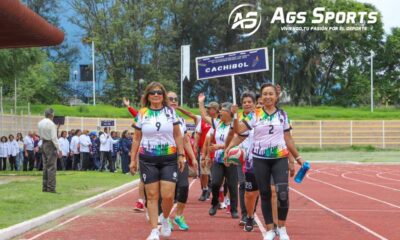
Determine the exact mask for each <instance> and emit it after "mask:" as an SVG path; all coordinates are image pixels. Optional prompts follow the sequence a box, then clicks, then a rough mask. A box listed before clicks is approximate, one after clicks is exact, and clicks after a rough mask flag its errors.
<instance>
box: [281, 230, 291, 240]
mask: <svg viewBox="0 0 400 240" xmlns="http://www.w3.org/2000/svg"><path fill="white" fill-rule="evenodd" d="M278 235H279V239H280V240H290V238H289V235H288V234H287V232H286V228H285V227H278Z"/></svg>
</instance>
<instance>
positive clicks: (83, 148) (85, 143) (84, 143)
mask: <svg viewBox="0 0 400 240" xmlns="http://www.w3.org/2000/svg"><path fill="white" fill-rule="evenodd" d="M88 134H89V131H88V130H83V133H82V135H81V136H80V137H79V146H80V152H81V170H82V171H86V170H88V169H89V165H90V163H89V157H90V146H91V145H92V142H91V141H90V137H89V136H88Z"/></svg>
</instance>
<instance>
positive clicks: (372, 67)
mask: <svg viewBox="0 0 400 240" xmlns="http://www.w3.org/2000/svg"><path fill="white" fill-rule="evenodd" d="M371 112H374V51H372V50H371Z"/></svg>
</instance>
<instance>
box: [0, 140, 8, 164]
mask: <svg viewBox="0 0 400 240" xmlns="http://www.w3.org/2000/svg"><path fill="white" fill-rule="evenodd" d="M7 157H8V142H7V137H6V136H2V137H1V139H0V170H3V171H5V170H6V168H7Z"/></svg>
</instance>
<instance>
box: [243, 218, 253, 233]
mask: <svg viewBox="0 0 400 240" xmlns="http://www.w3.org/2000/svg"><path fill="white" fill-rule="evenodd" d="M253 222H254V218H248V217H246V223H245V224H244V227H243V230H245V231H246V232H251V231H253V229H254V226H253Z"/></svg>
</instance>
